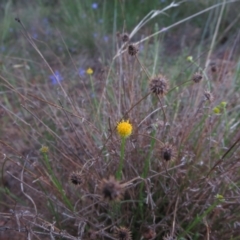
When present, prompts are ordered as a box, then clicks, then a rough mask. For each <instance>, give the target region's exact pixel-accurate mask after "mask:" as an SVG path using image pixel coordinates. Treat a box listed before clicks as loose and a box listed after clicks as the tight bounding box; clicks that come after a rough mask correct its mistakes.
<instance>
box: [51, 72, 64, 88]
mask: <svg viewBox="0 0 240 240" xmlns="http://www.w3.org/2000/svg"><path fill="white" fill-rule="evenodd" d="M49 78H50V80H51V81H52V84H53V85H56V84H57V83H58V82H61V81H62V80H63V77H62V75H61V74H60V72H59V71H58V70H56V71H55V72H54V75H51V76H49Z"/></svg>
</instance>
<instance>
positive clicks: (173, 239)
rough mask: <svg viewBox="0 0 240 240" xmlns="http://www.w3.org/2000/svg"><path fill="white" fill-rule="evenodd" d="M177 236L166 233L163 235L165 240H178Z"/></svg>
mask: <svg viewBox="0 0 240 240" xmlns="http://www.w3.org/2000/svg"><path fill="white" fill-rule="evenodd" d="M176 239H177V238H175V237H172V236H171V235H166V236H164V237H163V240H176Z"/></svg>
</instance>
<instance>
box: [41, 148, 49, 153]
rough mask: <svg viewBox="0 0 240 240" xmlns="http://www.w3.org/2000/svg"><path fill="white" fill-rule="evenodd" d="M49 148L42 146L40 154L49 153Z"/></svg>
mask: <svg viewBox="0 0 240 240" xmlns="http://www.w3.org/2000/svg"><path fill="white" fill-rule="evenodd" d="M48 150H49V149H48V147H47V146H42V147H41V148H40V152H41V153H48Z"/></svg>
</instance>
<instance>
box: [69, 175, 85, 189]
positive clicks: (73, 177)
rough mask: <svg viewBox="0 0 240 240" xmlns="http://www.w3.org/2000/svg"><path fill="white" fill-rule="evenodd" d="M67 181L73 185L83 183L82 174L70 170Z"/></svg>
mask: <svg viewBox="0 0 240 240" xmlns="http://www.w3.org/2000/svg"><path fill="white" fill-rule="evenodd" d="M69 181H70V183H71V184H73V185H75V186H78V185H81V184H82V183H83V176H82V174H81V173H79V172H72V173H71V174H70V176H69Z"/></svg>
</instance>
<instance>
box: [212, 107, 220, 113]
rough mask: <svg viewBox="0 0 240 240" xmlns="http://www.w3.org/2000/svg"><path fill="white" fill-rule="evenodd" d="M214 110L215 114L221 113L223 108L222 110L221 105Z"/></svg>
mask: <svg viewBox="0 0 240 240" xmlns="http://www.w3.org/2000/svg"><path fill="white" fill-rule="evenodd" d="M213 112H214V113H215V114H219V113H220V112H221V110H220V108H219V107H215V108H213Z"/></svg>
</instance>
